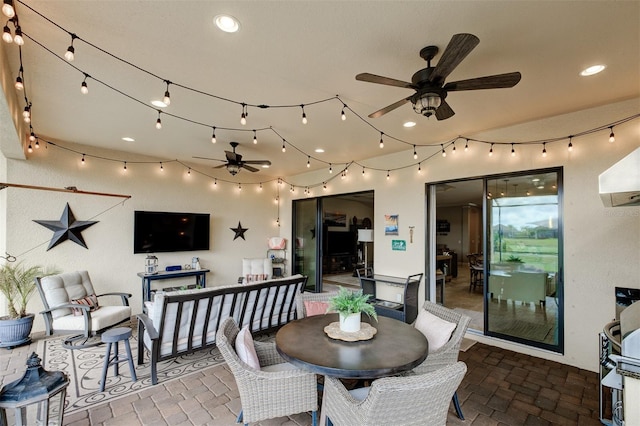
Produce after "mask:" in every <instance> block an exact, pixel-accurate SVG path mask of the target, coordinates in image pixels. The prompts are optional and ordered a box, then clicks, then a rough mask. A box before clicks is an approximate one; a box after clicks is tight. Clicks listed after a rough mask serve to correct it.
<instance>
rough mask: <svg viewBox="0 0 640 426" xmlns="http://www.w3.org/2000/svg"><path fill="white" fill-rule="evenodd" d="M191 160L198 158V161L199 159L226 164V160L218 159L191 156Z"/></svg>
mask: <svg viewBox="0 0 640 426" xmlns="http://www.w3.org/2000/svg"><path fill="white" fill-rule="evenodd" d="M191 158H198V159H200V160H211V161H221V162H223V163H226V162H227V160H220V159H218V158H209V157H196V156H193V157H191Z"/></svg>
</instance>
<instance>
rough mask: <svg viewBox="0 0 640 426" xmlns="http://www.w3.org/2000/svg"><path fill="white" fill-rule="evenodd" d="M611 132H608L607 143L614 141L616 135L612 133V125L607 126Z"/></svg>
mask: <svg viewBox="0 0 640 426" xmlns="http://www.w3.org/2000/svg"><path fill="white" fill-rule="evenodd" d="M609 130H611V133H609V143H614V142H615V141H616V135H614V134H613V126H611V127H609Z"/></svg>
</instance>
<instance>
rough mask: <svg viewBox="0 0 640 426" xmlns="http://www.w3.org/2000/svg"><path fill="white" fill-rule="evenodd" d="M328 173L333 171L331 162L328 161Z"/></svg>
mask: <svg viewBox="0 0 640 426" xmlns="http://www.w3.org/2000/svg"><path fill="white" fill-rule="evenodd" d="M329 173H333V167H331V163H329Z"/></svg>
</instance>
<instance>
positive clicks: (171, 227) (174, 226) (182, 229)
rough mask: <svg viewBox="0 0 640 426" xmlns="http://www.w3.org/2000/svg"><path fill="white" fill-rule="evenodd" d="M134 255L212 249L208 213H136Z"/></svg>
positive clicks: (137, 211)
mask: <svg viewBox="0 0 640 426" xmlns="http://www.w3.org/2000/svg"><path fill="white" fill-rule="evenodd" d="M134 214H135V217H134V222H133V252H134V253H160V252H172V251H196V250H209V237H210V215H209V214H208V213H169V212H148V211H139V210H136V211H135V212H134Z"/></svg>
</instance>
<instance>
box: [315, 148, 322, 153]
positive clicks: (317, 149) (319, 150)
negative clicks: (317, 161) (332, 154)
mask: <svg viewBox="0 0 640 426" xmlns="http://www.w3.org/2000/svg"><path fill="white" fill-rule="evenodd" d="M316 152H317V153H318V154H322V153H323V152H324V149H322V148H316Z"/></svg>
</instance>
